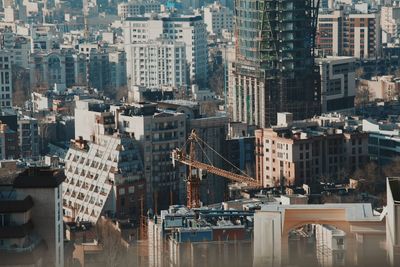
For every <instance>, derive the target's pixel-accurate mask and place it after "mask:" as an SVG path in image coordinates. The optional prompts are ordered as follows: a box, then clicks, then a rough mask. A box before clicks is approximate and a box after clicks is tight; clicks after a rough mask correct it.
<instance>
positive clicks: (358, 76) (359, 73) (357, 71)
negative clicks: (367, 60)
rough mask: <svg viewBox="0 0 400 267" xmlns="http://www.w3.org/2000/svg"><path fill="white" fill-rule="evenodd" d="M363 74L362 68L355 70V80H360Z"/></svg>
mask: <svg viewBox="0 0 400 267" xmlns="http://www.w3.org/2000/svg"><path fill="white" fill-rule="evenodd" d="M364 74H365V72H364V68H363V67H359V68H357V69H356V79H360V78H362V77H363V76H364Z"/></svg>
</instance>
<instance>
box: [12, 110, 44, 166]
mask: <svg viewBox="0 0 400 267" xmlns="http://www.w3.org/2000/svg"><path fill="white" fill-rule="evenodd" d="M17 132H18V143H19V148H20V150H21V151H20V157H21V158H25V159H29V160H33V161H35V160H38V159H39V131H38V121H37V119H35V118H31V117H28V116H25V115H22V114H19V115H18V131H17Z"/></svg>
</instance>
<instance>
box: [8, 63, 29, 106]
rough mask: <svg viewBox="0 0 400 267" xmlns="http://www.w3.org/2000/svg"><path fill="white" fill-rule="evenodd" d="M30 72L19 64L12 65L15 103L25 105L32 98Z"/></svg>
mask: <svg viewBox="0 0 400 267" xmlns="http://www.w3.org/2000/svg"><path fill="white" fill-rule="evenodd" d="M29 79H30V73H29V70H27V69H24V68H21V67H19V66H16V65H13V66H12V82H13V88H12V90H13V104H14V105H15V106H19V107H23V106H24V105H25V101H27V100H28V99H29V98H30V80H29Z"/></svg>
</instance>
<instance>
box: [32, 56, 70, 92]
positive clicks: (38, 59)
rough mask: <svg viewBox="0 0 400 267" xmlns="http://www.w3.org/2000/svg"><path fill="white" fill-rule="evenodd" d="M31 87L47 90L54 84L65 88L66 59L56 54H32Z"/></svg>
mask: <svg viewBox="0 0 400 267" xmlns="http://www.w3.org/2000/svg"><path fill="white" fill-rule="evenodd" d="M29 63H30V77H31V86H33V87H42V88H43V89H46V90H47V89H48V88H49V87H53V86H54V85H55V84H57V85H61V86H66V69H65V67H66V64H65V63H66V59H65V55H63V54H62V53H58V52H41V51H38V52H36V53H32V55H31V57H30V62H29Z"/></svg>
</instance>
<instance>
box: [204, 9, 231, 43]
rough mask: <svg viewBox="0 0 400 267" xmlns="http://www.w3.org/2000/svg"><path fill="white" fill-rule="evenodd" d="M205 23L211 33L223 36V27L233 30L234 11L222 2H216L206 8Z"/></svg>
mask: <svg viewBox="0 0 400 267" xmlns="http://www.w3.org/2000/svg"><path fill="white" fill-rule="evenodd" d="M204 23H205V24H206V25H207V31H208V32H209V33H210V34H213V35H217V36H221V35H222V30H223V29H225V30H228V31H232V29H233V12H232V10H230V9H229V8H227V7H225V6H223V5H222V4H221V3H220V2H214V3H213V4H211V5H208V6H207V7H205V8H204Z"/></svg>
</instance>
